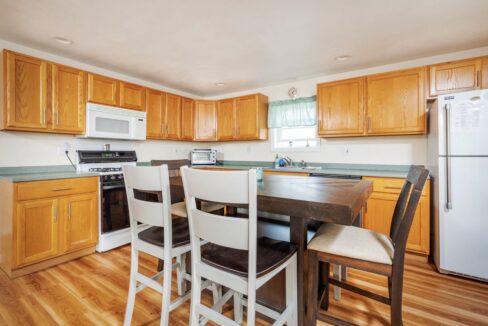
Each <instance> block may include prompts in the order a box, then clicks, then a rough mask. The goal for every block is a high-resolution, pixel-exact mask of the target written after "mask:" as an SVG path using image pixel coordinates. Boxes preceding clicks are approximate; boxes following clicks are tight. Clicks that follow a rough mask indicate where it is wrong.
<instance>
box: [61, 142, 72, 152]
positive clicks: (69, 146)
mask: <svg viewBox="0 0 488 326" xmlns="http://www.w3.org/2000/svg"><path fill="white" fill-rule="evenodd" d="M70 150H71V144H70V143H68V142H66V143H64V144H63V151H64V152H66V151H68V152H69V151H70Z"/></svg>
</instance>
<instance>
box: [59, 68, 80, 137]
mask: <svg viewBox="0 0 488 326" xmlns="http://www.w3.org/2000/svg"><path fill="white" fill-rule="evenodd" d="M85 87H86V84H85V73H84V72H83V71H81V70H77V69H73V68H69V67H65V66H60V65H57V64H53V65H52V129H53V130H57V131H65V132H69V133H73V134H82V133H84V131H85V107H86V94H85Z"/></svg>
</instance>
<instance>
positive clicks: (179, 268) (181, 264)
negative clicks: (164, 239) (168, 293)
mask: <svg viewBox="0 0 488 326" xmlns="http://www.w3.org/2000/svg"><path fill="white" fill-rule="evenodd" d="M176 264H177V265H176V285H177V287H178V295H179V296H180V297H181V296H182V295H183V294H184V293H185V289H184V286H185V278H184V277H183V276H184V273H185V254H183V255H181V256H176Z"/></svg>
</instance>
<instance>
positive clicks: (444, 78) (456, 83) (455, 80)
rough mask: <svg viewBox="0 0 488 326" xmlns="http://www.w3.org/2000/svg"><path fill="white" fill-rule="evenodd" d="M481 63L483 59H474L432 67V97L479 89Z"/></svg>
mask: <svg viewBox="0 0 488 326" xmlns="http://www.w3.org/2000/svg"><path fill="white" fill-rule="evenodd" d="M481 62H482V60H481V59H474V60H463V61H456V62H448V63H444V64H440V65H435V66H430V95H431V96H437V95H440V94H448V93H454V92H463V91H469V90H473V89H479V88H480V87H481Z"/></svg>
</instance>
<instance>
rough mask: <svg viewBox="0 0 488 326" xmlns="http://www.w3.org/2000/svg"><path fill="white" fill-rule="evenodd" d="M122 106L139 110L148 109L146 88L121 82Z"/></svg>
mask: <svg viewBox="0 0 488 326" xmlns="http://www.w3.org/2000/svg"><path fill="white" fill-rule="evenodd" d="M119 87H120V101H119V103H120V106H121V107H123V108H125V109H132V110H138V111H145V110H146V89H145V88H144V87H142V86H139V85H135V84H130V83H126V82H123V81H121V82H120V86H119Z"/></svg>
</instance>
